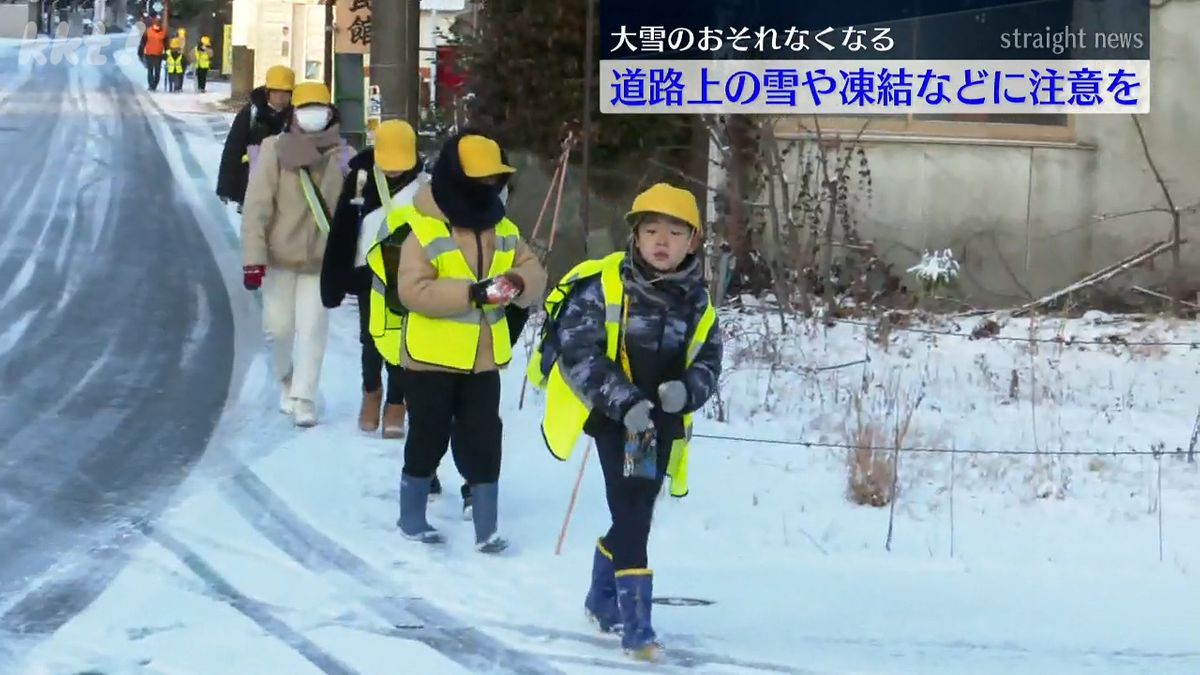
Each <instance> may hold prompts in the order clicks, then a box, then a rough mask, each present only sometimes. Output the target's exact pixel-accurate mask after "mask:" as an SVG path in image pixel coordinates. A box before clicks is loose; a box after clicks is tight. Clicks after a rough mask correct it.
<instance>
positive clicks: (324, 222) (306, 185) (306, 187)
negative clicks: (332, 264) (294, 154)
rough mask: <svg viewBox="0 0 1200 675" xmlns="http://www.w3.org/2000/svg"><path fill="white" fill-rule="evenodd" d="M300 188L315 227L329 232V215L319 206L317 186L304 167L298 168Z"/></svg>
mask: <svg viewBox="0 0 1200 675" xmlns="http://www.w3.org/2000/svg"><path fill="white" fill-rule="evenodd" d="M300 189H301V190H303V191H304V201H306V202H308V210H309V211H311V212H312V215H313V218H314V219H316V221H317V228H318V229H320V230H321V231H322V232H324V233H326V234H329V216H327V215H325V209H323V208H321V200H320V199H318V198H317V188H316V186H314V185H313V182H312V177H311V176H309V175H308V172H307V171H305V170H304V169H301V170H300Z"/></svg>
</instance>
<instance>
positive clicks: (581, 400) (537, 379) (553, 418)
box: [528, 251, 717, 497]
mask: <svg viewBox="0 0 1200 675" xmlns="http://www.w3.org/2000/svg"><path fill="white" fill-rule="evenodd" d="M624 258H625V253H624V252H623V251H618V252H617V253H613V254H611V255H609V256H607V257H605V258H601V259H599V260H585V261H583V262H582V263H580V264H578V265H576V266H575V267H574V268H573V269H571V271H570V272H567V274H566V275H565V276H564V277H563V278H562V281H560V282H559V283H558V284H557V285H556V286H555V287H554V288H553V289H552V290H551V291H550V294H549V296H547V298H546V302H545V307H546V311H547V312H550V311H552V308H554V307H556V306H557V305H559V304H560V303H561V302H562V301H563V299H564V297H565V295H566V293H567V289H568V288H569V287H570V282H572V281H575V280H578V279H582V278H585V277H590V276H595V275H596V274H599V275H600V286H601V288H602V289H603V292H604V333H605V336H606V340H605V345H606V347H605V354H606V356H607V357H608V358H609V359H611V360H612V361H613V362H614V363H620V362H621V361H622V360H625V361H627V359H623V358H622V357H624V355H623V354H619V353H618V352H619V350H620V346H621V329H622V323H623V317H624V312H625V309H626V300H625V283H624V282H623V281H622V280H621V261H622V260H624ZM716 320H717V313H716V310H714V309H713V306H712V301H711V300H709V302H708V305H707V307H705V309H704V313H703V314H702V315H701V316H700V321H699V322H698V323H697V324H696V329H695V332H693V333H692V337H691V339H690V340H689V342H688V350H687V358H686V361H685V365H687V366H689V367H690V366H691V365H692V363H693V362H694V361H695V360H696V355H697V354H699V353H700V348H701V347H703V346H704V342H705V341H706V340H707V339H708V334H709V333H710V332H712V328H713V325H714V324H715V323H716ZM528 375H529V381H530V382H531V383H533V385H534V386H535V387H538V388H539V389H545V390H546V410H545V412H544V413H543V414H542V439H543V440H544V441H545V442H546V447H547V448H549V449H550V453H551V454H553V455H554V456H555V457H557V458H558V459H560V460H562V461H564V462H565V461H566V460H567V459H568V458H570V456H571V453H572V452H573V451H574V450H575V444H576V443H577V442H578V441H579V436H580V434H582V433H583V426H584V423H586V422H587V419H588V416H589V415H590V414H591V401H590V399H588V398H587V397H584V396H581V395H579V394H577V393H576V392H575V390H574V389H572V388H571V385H570V384H569V383H568V382H567V380H566V379H565V378H564V377H563V375H562V371H561V370H560V367H559V363H558V361H557V360H556V361H555V363H554V365H553V366H552V367H551V369H550V375H549V376H548V377H544V376H543V375H542V368H541V351H540V350H538V351H535V352H534V355H533V358H532V359H530V363H529V369H528ZM626 375H627V376H628V375H629V373H628V372H626ZM683 429H684V437H683V438H680V439H676V440H675V441H674V442H673V443H672V444H671V456H670V458H669V459H668V461H667V475H668V476H670V478H671V496H672V497H684V496H687V493H688V483H687V478H688V445H689V442H690V441H691V439H692V416H691V414H687V415H684V416H683Z"/></svg>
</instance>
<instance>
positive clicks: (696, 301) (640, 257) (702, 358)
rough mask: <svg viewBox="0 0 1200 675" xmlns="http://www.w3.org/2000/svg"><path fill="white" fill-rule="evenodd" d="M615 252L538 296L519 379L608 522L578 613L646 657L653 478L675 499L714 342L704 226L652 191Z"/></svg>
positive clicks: (710, 381)
mask: <svg viewBox="0 0 1200 675" xmlns="http://www.w3.org/2000/svg"><path fill="white" fill-rule="evenodd" d="M626 220H627V222H628V224H629V225H630V228H631V231H630V238H629V245H628V250H627V251H622V252H617V253H614V254H612V255H610V256H608V257H606V258H603V259H600V260H588V261H585V262H583V263H581V264H580V265H578V266H576V267H575V268H574V269H573V270H571V271H569V272H568V273H567V274H566V276H564V277H563V279H564V280H567V281H566V283H560V284H559V286H558V287H556V288H555V289H554V291H552V292H551V293H550V295H549V296H548V297H547V299H546V303H545V307H546V312H547V317H548V318H547V322H546V324H545V325H546V328H545V332H544V333H543V338H542V342H541V345H540V347H539V349H538V351H537V352H536V356H535V357H534V358H533V359H531V360H530V366H529V371H528V373H529V377H530V381H531V382H533V383H534V384H535V385H538V386H541V387H544V388H545V389H546V408H545V412H544V415H543V418H542V437H543V438H544V439H545V441H546V444H547V446H549V448H550V451H551V453H552V454H554V456H555V457H557V458H558V459H561V460H564V461H565V460H566V459H567V458H568V457H569V456H570V454H571V451H572V450H573V449H574V446H575V444H576V442H577V441H578V440H579V436H580V434H581V433H586V434H588V435H590V436H591V437H592V438H594V439H595V444H596V454H597V455H598V456H599V459H600V466H601V469H602V471H603V474H604V485H605V492H606V497H607V501H608V509H609V514H610V516H611V518H612V524H611V526H610V527H609V529H608V532H606V533H605V534H604V536H602V537H601V538H600V539H599V540H598V541H597V542H596V547H595V551H594V552H593V559H592V574H591V584H590V586H589V588H588V592H587V595H586V596H585V598H584V607H585V609H586V611H587V614H588V615H589V616H590V617H591V618H592V619H593V621H595V622H596V623H597V624H598V625H599V627H600V629H601V630H603V631H606V632H610V631H620V632H621V634H622V636H621V644H622V646H623V647H624V648H625V650H626V651H627V652H629V653H630V654H632V655H633V656H635V657H636V658H639V659H648V660H654V659H656V658H657V657H658V654H659V651H660V649H661V647H662V645H661V644H660V643H659V642H658V639H657V634H656V633H655V631H654V627H653V625H652V622H651V618H650V609H651V606H652V605H651V603H652V601H653V572H652V571H651V569H650V566H649V560H648V555H647V542H648V540H649V537H650V524H651V520H652V516H653V512H654V502H655V498H656V496H657V495H658V493H659V491H660V490H661V488H662V485H663V481H664V479H665V477H666V476H668V475H669V476H670V477H671V494H672V496H675V497H683V496H685V495H686V494H687V491H688V488H687V460H688V439H689V438H691V426H692V422H691V416H692V413H693V412H695V411H696V410H699V409H700V408H701V407H702V406H703V405H704V404H705V402H706V401H707V400H708V399H709V397H710V396H712V394H713V393H714V392H715V391H716V388H717V379H718V377H719V375H720V373H721V361H722V352H723V348H722V342H721V332H720V327H719V325H718V323H717V316H716V312H715V311H714V310H713V306H712V303H711V302H710V300H709V295H708V289H707V287H706V285H705V283H704V279H703V276H702V273H701V267H700V260H699V257H698V255H697V253H696V251H697V250H698V248H699V245H700V240H701V239H702V237H703V229H702V224H701V221H700V209H699V207H698V205H697V203H696V198H695V197H694V196H693V195H692V193H691V192H689V191H687V190H684V189H681V188H677V187H674V186H671V185H669V184H666V183H659V184H657V185H654V186H652V187H651V188H650V189H648V190H646V191H645V192H643V193H641V194H640V195H638V197H637V198H636V199H635V200H634V202H633V208H632V209H631V210H630V211H629V213H628V214H627V215H626Z"/></svg>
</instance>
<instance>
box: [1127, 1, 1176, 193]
mask: <svg viewBox="0 0 1200 675" xmlns="http://www.w3.org/2000/svg"><path fill="white" fill-rule="evenodd" d="M1163 2H1170V0H1163ZM1130 118H1132V119H1133V126H1135V127H1137V133H1138V139H1139V140H1141V142H1142V154H1144V155H1145V156H1146V164H1149V165H1150V170H1151V171H1152V172H1154V180H1156V181H1158V187H1159V188H1161V189H1162V193H1163V198H1164V199H1166V200H1167V213H1175V212H1176V211H1175V200H1174V199H1172V198H1171V191H1170V190H1169V189H1167V181H1166V180H1164V179H1163V177H1162V173H1161V172H1159V170H1158V164H1157V163H1155V161H1154V157H1153V156H1152V155H1151V154H1150V142H1149V141H1147V140H1146V131H1145V130H1144V129H1142V121H1141V120H1140V119H1138V116H1137V115H1130Z"/></svg>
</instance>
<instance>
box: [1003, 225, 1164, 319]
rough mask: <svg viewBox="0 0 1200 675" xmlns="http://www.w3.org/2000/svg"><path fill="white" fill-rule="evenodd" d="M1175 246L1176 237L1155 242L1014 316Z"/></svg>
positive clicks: (1115, 273)
mask: <svg viewBox="0 0 1200 675" xmlns="http://www.w3.org/2000/svg"><path fill="white" fill-rule="evenodd" d="M1184 241H1186V240H1184ZM1184 241H1181V242H1179V243H1181V244H1182V243H1184ZM1174 246H1175V240H1174V239H1172V240H1170V241H1160V242H1158V243H1157V244H1153V245H1151V246H1149V247H1148V248H1145V249H1143V250H1142V251H1140V252H1139V253H1136V254H1134V255H1131V256H1129V257H1128V258H1125V259H1124V260H1121V261H1119V262H1116V263H1113V264H1112V265H1109V266H1108V267H1105V268H1104V269H1100V270H1097V271H1095V272H1092V273H1091V274H1089V275H1087V276H1085V277H1084V278H1082V279H1080V280H1079V281H1076V282H1075V283H1073V284H1071V285H1070V286H1067V287H1066V288H1062V289H1059V290H1057V291H1054V292H1053V293H1051V294H1049V295H1046V296H1044V297H1041V298H1038V299H1037V300H1034V301H1033V302H1029V303H1026V304H1024V305H1021V306H1020V307H1018V308H1016V309H1015V310H1013V312H1012V316H1021V315H1022V314H1025V313H1028V312H1029V311H1030V310H1033V309H1036V308H1038V307H1041V306H1042V305H1048V304H1050V303H1052V302H1054V301H1055V300H1058V299H1059V298H1062V297H1064V296H1067V295H1070V294H1071V293H1074V292H1076V291H1080V290H1083V289H1084V288H1087V287H1089V286H1093V285H1095V284H1098V283H1100V282H1102V281H1108V280H1109V279H1111V278H1113V277H1115V276H1117V275H1118V274H1120V273H1121V272H1124V271H1126V270H1129V269H1132V268H1133V267H1136V266H1138V265H1140V264H1142V263H1144V262H1146V261H1147V260H1150V259H1151V258H1154V257H1157V256H1160V255H1162V254H1163V253H1166V252H1168V251H1170V250H1171V249H1172V248H1173V247H1174Z"/></svg>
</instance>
